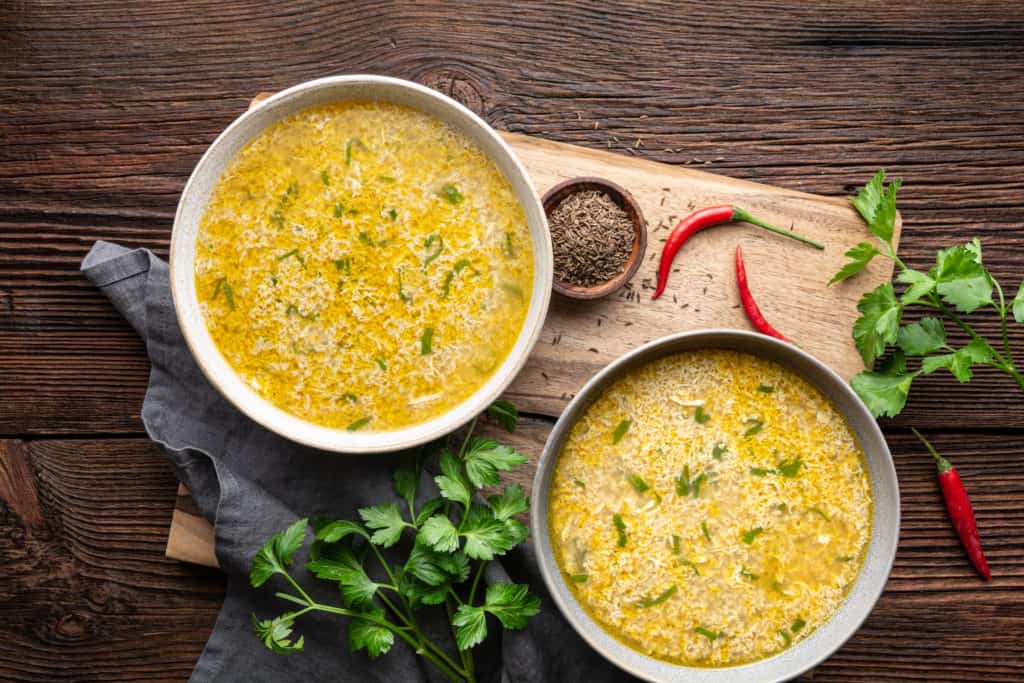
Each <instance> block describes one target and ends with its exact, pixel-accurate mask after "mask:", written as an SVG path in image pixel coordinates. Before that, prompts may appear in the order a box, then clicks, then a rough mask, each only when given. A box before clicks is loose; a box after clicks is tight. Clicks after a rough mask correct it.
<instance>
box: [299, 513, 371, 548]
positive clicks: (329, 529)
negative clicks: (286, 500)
mask: <svg viewBox="0 0 1024 683" xmlns="http://www.w3.org/2000/svg"><path fill="white" fill-rule="evenodd" d="M313 533H314V534H315V535H316V540H318V541H323V542H325V543H337V542H338V541H340V540H341V539H343V538H346V537H347V536H351V535H352V534H356V535H358V536H362V537H363V538H365V539H366V540H370V534H368V533H366V530H364V529H363V527H362V526H361V525H360V524H359V522H353V521H350V520H347V519H328V518H326V517H318V518H317V519H316V520H315V521H314V522H313Z"/></svg>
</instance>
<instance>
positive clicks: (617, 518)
mask: <svg viewBox="0 0 1024 683" xmlns="http://www.w3.org/2000/svg"><path fill="white" fill-rule="evenodd" d="M612 524H614V525H615V530H616V531H617V532H618V534H619V547H620V548H625V547H626V541H627V540H628V538H627V536H626V523H625V522H623V521H622V515H620V514H618V513H616V514H614V515H612Z"/></svg>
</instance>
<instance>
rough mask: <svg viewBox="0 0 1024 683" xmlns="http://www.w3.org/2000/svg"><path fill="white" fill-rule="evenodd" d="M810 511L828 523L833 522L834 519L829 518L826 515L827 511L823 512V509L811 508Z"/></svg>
mask: <svg viewBox="0 0 1024 683" xmlns="http://www.w3.org/2000/svg"><path fill="white" fill-rule="evenodd" d="M809 509H810V511H811V512H813V513H814V514H816V515H818V516H819V517H821V518H822V519H823V520H825V521H826V522H831V521H832V518H831V517H829V516H828V515H827V514H825V511H824V510H822V509H821V508H809Z"/></svg>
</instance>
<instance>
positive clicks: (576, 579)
mask: <svg viewBox="0 0 1024 683" xmlns="http://www.w3.org/2000/svg"><path fill="white" fill-rule="evenodd" d="M589 577H590V575H589V574H570V575H569V580H570V581H572V582H573V583H586V582H587V579H588V578H589Z"/></svg>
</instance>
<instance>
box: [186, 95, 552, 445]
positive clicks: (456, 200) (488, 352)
mask: <svg viewBox="0 0 1024 683" xmlns="http://www.w3.org/2000/svg"><path fill="white" fill-rule="evenodd" d="M195 278H196V291H197V293H198V297H199V301H200V305H201V307H202V310H203V315H204V317H205V321H206V325H207V328H208V329H209V331H210V334H211V335H212V337H213V339H214V341H215V343H216V344H217V346H218V347H219V348H220V351H221V353H222V354H223V355H224V357H225V358H226V359H227V361H228V362H229V363H230V364H231V365H232V366H233V368H234V369H235V371H236V372H238V374H239V375H240V376H241V377H242V378H243V379H244V381H245V382H246V383H247V384H248V385H249V386H251V387H252V388H253V389H255V390H256V391H257V392H258V393H259V394H260V395H261V396H263V397H264V398H266V399H267V400H269V401H271V402H272V403H274V404H275V405H277V406H278V407H280V408H282V409H284V410H286V411H288V412H289V413H292V414H294V415H296V416H298V417H301V418H303V419H306V420H309V421H311V422H315V423H318V424H321V425H326V426H330V427H342V428H348V429H350V430H356V429H363V430H390V429H396V428H400V427H405V426H409V425H414V424H418V423H421V422H424V421H426V420H429V419H431V418H433V417H436V416H437V415H440V414H441V413H443V412H445V411H447V410H448V409H450V408H452V407H453V406H455V405H457V404H458V403H460V402H462V401H463V400H465V399H466V398H468V397H469V396H470V395H471V394H472V393H473V392H475V391H476V390H477V389H478V388H479V387H480V386H482V385H483V384H484V383H485V382H486V381H487V379H488V378H489V377H490V376H491V375H492V374H493V372H494V371H495V370H496V369H497V368H498V366H499V365H500V364H501V362H502V361H503V360H504V359H505V357H506V355H507V354H508V353H509V351H510V350H511V348H512V346H513V345H514V343H515V341H516V338H517V337H518V335H519V332H520V329H521V327H522V325H523V321H524V319H525V316H526V312H527V308H528V304H529V300H530V294H531V284H532V279H533V251H532V242H531V239H530V235H529V230H528V226H527V222H526V217H525V215H524V213H523V210H522V207H521V206H520V205H519V202H518V201H517V199H516V197H515V195H514V194H513V192H512V188H511V186H510V185H509V183H508V181H507V180H506V179H505V178H504V176H503V175H502V174H501V172H500V171H499V170H498V168H497V167H496V166H495V165H494V163H493V162H492V161H491V160H490V159H489V158H488V157H487V156H486V155H484V153H483V152H482V151H481V150H480V149H479V148H477V147H476V146H475V145H474V144H473V143H471V142H470V141H469V140H468V139H467V138H466V137H465V136H463V135H462V134H461V133H459V132H458V131H456V130H454V129H452V128H451V127H449V126H447V125H446V124H444V123H441V122H440V121H437V120H436V119H434V118H432V117H430V116H428V115H426V114H424V113H422V112H419V111H417V110H415V109H411V108H408V107H403V106H399V105H395V104H390V103H381V102H356V101H354V102H344V103H338V104H331V105H325V106H320V107H315V108H312V109H309V110H306V111H303V112H300V113H298V114H296V115H294V116H291V117H290V118H288V119H285V120H283V121H281V122H279V123H277V124H275V125H273V126H271V127H269V128H267V129H266V130H265V131H264V132H263V133H261V134H260V135H259V136H258V137H257V138H255V139H254V140H252V141H251V142H250V143H249V144H248V145H247V146H246V147H245V148H244V149H243V150H242V151H241V153H240V154H239V155H238V157H237V158H236V159H235V160H234V161H233V162H232V164H231V165H230V167H228V168H227V169H226V170H225V171H224V173H223V174H222V176H221V178H220V179H219V180H218V182H217V185H216V187H215V188H214V190H213V193H212V195H211V197H210V199H209V203H208V206H207V209H206V212H205V213H204V215H203V217H202V220H201V223H200V229H199V237H198V240H197V243H196V261H195Z"/></svg>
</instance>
